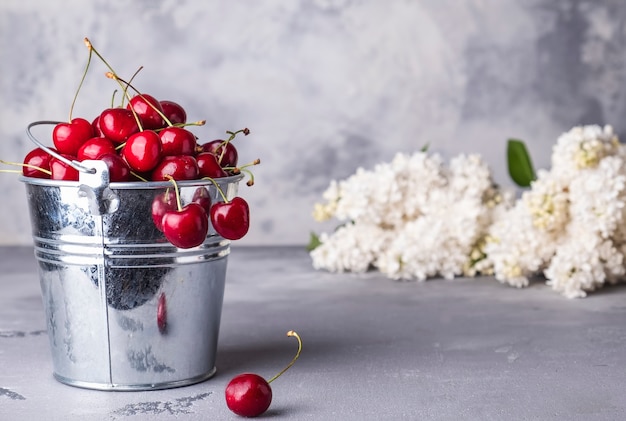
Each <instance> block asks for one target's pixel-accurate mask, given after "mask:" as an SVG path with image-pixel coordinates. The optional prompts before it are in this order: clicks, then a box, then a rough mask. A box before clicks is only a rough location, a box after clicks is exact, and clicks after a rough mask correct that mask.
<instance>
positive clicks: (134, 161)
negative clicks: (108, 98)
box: [21, 39, 260, 248]
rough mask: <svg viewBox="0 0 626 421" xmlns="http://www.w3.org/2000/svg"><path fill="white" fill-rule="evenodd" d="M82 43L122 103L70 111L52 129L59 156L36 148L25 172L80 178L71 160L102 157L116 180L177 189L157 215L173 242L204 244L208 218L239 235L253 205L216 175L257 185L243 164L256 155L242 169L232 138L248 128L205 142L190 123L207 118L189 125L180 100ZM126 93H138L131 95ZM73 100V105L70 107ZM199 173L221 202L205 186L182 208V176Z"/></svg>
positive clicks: (158, 205) (156, 205) (232, 236)
mask: <svg viewBox="0 0 626 421" xmlns="http://www.w3.org/2000/svg"><path fill="white" fill-rule="evenodd" d="M85 45H86V46H87V47H88V48H89V54H90V56H89V57H90V59H91V55H92V54H96V55H97V56H98V57H99V58H100V59H101V60H102V61H103V62H104V63H105V64H106V66H107V67H108V68H109V69H110V71H109V72H107V73H106V76H107V77H108V78H110V79H113V80H115V81H116V82H117V83H118V84H119V85H120V87H121V88H122V91H123V93H124V95H123V99H122V102H121V104H120V106H117V107H114V106H111V107H110V108H107V109H105V110H104V111H102V112H101V113H100V115H98V116H96V117H95V119H93V120H92V121H89V120H87V119H84V118H72V111H71V110H70V118H69V122H59V123H57V124H56V125H55V126H54V129H53V131H52V142H53V144H54V147H53V148H50V149H51V150H52V151H53V152H54V154H53V155H57V156H53V155H51V154H50V153H48V152H47V151H46V150H45V149H44V148H36V149H33V150H32V151H30V152H29V153H28V154H27V155H26V157H25V158H24V161H23V163H22V164H21V166H22V173H23V175H24V176H26V177H37V178H49V179H53V180H70V181H78V179H79V171H78V170H77V169H76V168H75V167H74V166H72V165H70V164H69V163H70V162H73V163H75V162H82V161H85V160H101V161H104V162H105V163H106V164H107V166H108V170H109V180H110V181H111V182H113V183H115V182H133V181H134V182H147V181H159V182H163V181H168V182H171V183H172V187H173V188H172V189H167V190H166V191H165V193H163V194H159V195H157V197H155V199H154V202H153V204H152V219H153V221H154V224H155V226H156V227H157V228H158V229H159V230H160V231H162V232H163V234H164V235H165V237H166V238H167V239H168V240H169V241H170V242H171V243H172V244H173V245H175V246H176V247H179V248H191V247H196V246H198V245H200V244H202V243H203V242H204V240H205V239H206V237H207V235H208V230H209V222H208V221H209V219H210V221H211V225H212V226H213V228H214V229H215V231H216V232H217V233H218V234H219V235H221V236H222V237H224V238H226V239H229V240H238V239H240V238H242V237H243V236H244V235H245V234H246V233H247V232H248V228H249V226H250V211H249V207H248V203H247V202H246V201H245V200H244V199H243V198H241V197H234V198H233V199H230V200H229V199H228V198H227V197H226V195H225V194H224V192H223V191H222V190H221V188H220V185H219V183H218V182H216V181H215V180H216V179H219V178H223V177H228V176H233V175H236V174H240V173H241V171H245V172H247V173H248V174H249V175H250V180H249V181H248V185H252V183H253V180H254V179H253V177H252V173H251V172H250V171H249V170H248V169H246V167H248V166H250V165H256V164H258V163H259V162H260V161H259V160H258V159H257V160H255V161H253V162H251V163H249V164H246V165H243V166H239V167H238V166H237V165H238V163H237V161H238V153H237V149H236V148H235V146H233V144H232V140H233V139H234V138H235V137H236V135H237V134H239V133H242V134H244V135H248V134H249V130H248V129H247V128H245V129H241V130H238V131H236V132H230V131H229V132H226V133H227V134H228V135H229V136H230V137H229V138H227V139H225V140H221V139H218V140H212V141H209V142H206V143H200V142H199V141H198V139H197V137H196V136H195V134H194V133H192V132H191V131H189V130H188V129H187V128H188V127H190V126H198V125H203V124H204V121H199V122H193V123H188V122H187V113H186V111H185V109H184V108H183V107H182V106H181V105H179V104H178V103H176V102H174V101H168V100H158V99H156V98H155V97H154V96H152V95H148V94H145V93H142V92H140V91H138V90H137V89H135V87H134V86H132V85H131V83H130V82H125V81H124V80H122V79H121V78H119V77H118V76H117V74H116V73H114V72H113V69H112V68H111V67H110V66H109V64H108V63H107V62H106V61H105V60H104V58H102V56H101V55H100V54H99V53H98V52H97V51H96V50H95V49H94V48H93V45H92V44H91V42H90V41H89V40H88V39H85ZM89 62H90V61H88V63H87V68H86V69H85V75H86V73H87V69H88V68H89ZM85 75H83V80H84V76H85ZM81 85H82V82H81ZM78 91H80V86H79V88H78ZM78 91H77V92H76V96H75V98H74V101H75V100H76V97H77V96H78ZM129 91H134V92H135V94H134V95H132V96H131V95H130V94H129ZM73 106H74V103H72V109H73ZM59 157H63V158H65V160H62V159H59ZM199 179H206V180H211V182H212V184H213V185H214V186H215V188H216V189H217V190H218V192H219V193H220V196H221V198H222V199H223V200H221V201H220V200H218V201H216V202H215V203H211V198H210V196H209V194H208V190H207V189H206V188H204V187H202V188H199V189H198V190H197V192H196V193H197V194H196V197H194V200H193V201H192V202H191V203H188V204H186V205H185V206H182V203H181V200H180V193H179V189H178V184H177V181H181V180H199Z"/></svg>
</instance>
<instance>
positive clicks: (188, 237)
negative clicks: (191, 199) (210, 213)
mask: <svg viewBox="0 0 626 421" xmlns="http://www.w3.org/2000/svg"><path fill="white" fill-rule="evenodd" d="M208 232H209V221H208V219H207V214H206V212H205V211H204V209H203V208H202V206H200V205H199V204H197V203H189V204H187V205H185V206H184V207H183V208H182V209H180V210H173V211H168V212H165V215H163V234H165V238H167V239H168V241H169V242H170V243H172V244H173V245H175V246H176V247H178V248H191V247H196V246H199V245H200V244H202V243H203V242H204V240H205V239H206V236H207V234H208Z"/></svg>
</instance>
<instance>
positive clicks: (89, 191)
mask: <svg viewBox="0 0 626 421" xmlns="http://www.w3.org/2000/svg"><path fill="white" fill-rule="evenodd" d="M59 123H60V122H59V121H49V120H41V121H34V122H32V123H30V124H29V125H28V126H27V128H26V134H27V135H28V137H29V138H30V140H31V141H32V142H33V143H34V144H35V145H37V146H38V147H40V148H41V149H43V150H44V151H46V152H47V153H49V154H50V155H52V156H53V157H55V158H56V159H58V160H60V161H62V162H64V163H65V164H67V165H69V166H71V167H72V168H74V169H75V170H77V171H79V172H80V173H82V174H80V175H79V177H80V179H79V181H80V183H81V184H80V187H79V189H78V195H79V196H81V197H86V198H87V200H88V201H89V209H90V211H91V212H92V213H93V214H94V215H105V214H110V213H113V212H115V211H117V209H118V208H119V203H120V200H119V197H118V196H117V194H115V192H114V191H113V190H111V189H110V188H109V181H110V180H109V168H108V166H107V165H106V164H105V163H104V162H103V161H97V160H93V161H92V160H90V161H85V162H87V163H89V164H90V165H92V166H90V167H86V166H84V165H81V163H80V162H79V161H74V160H70V159H67V158H66V157H64V156H63V155H61V154H60V153H58V152H56V151H54V150H52V149H50V148H49V147H47V146H45V145H44V144H42V143H41V142H40V141H39V140H37V138H36V137H35V136H34V135H33V133H32V132H31V129H32V128H33V127H35V126H41V125H45V124H49V125H57V124H59Z"/></svg>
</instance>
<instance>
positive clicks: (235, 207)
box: [210, 197, 250, 240]
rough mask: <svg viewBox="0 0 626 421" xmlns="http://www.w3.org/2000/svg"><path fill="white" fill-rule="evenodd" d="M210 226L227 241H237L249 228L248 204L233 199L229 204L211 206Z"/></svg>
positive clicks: (238, 198)
mask: <svg viewBox="0 0 626 421" xmlns="http://www.w3.org/2000/svg"><path fill="white" fill-rule="evenodd" d="M210 215H211V224H213V228H214V229H215V231H216V232H217V233H218V234H219V235H221V236H222V237H224V238H226V239H228V240H239V239H240V238H242V237H243V236H244V235H246V233H247V232H248V228H250V209H249V207H248V202H246V201H245V200H244V199H242V198H241V197H235V198H234V199H232V200H231V201H230V202H219V203H215V204H214V205H213V206H211V212H210Z"/></svg>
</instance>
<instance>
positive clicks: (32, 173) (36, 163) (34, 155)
mask: <svg viewBox="0 0 626 421" xmlns="http://www.w3.org/2000/svg"><path fill="white" fill-rule="evenodd" d="M51 159H52V155H50V154H49V153H48V152H46V151H44V150H43V149H41V148H35V149H33V150H32V151H30V152H28V153H27V154H26V156H25V157H24V161H23V162H24V164H26V165H31V166H32V167H28V166H22V174H23V175H24V177H34V178H50V175H49V174H47V173H46V172H44V171H41V170H39V169H38V168H41V169H42V170H48V171H50V160H51Z"/></svg>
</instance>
